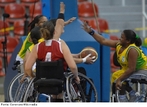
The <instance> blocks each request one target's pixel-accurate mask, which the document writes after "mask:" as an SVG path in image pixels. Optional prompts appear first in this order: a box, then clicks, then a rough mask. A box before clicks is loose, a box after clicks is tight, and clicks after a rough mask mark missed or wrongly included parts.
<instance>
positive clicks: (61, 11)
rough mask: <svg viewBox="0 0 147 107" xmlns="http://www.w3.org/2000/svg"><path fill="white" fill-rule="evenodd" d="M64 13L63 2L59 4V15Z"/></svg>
mask: <svg viewBox="0 0 147 107" xmlns="http://www.w3.org/2000/svg"><path fill="white" fill-rule="evenodd" d="M64 12H65V4H64V3H63V2H60V13H64Z"/></svg>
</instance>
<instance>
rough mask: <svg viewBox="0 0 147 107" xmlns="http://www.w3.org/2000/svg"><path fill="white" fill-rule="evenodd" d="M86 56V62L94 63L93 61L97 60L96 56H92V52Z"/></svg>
mask: <svg viewBox="0 0 147 107" xmlns="http://www.w3.org/2000/svg"><path fill="white" fill-rule="evenodd" d="M84 58H85V59H86V62H85V63H86V64H93V62H94V61H95V60H96V59H95V56H93V57H91V54H88V55H87V56H85V57H84Z"/></svg>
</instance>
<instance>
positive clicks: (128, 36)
mask: <svg viewBox="0 0 147 107" xmlns="http://www.w3.org/2000/svg"><path fill="white" fill-rule="evenodd" d="M123 32H124V34H125V37H126V39H127V40H128V41H130V42H131V44H132V43H135V45H136V46H138V47H140V46H141V45H142V41H141V38H140V37H138V35H136V33H135V32H134V31H133V30H124V31H123Z"/></svg>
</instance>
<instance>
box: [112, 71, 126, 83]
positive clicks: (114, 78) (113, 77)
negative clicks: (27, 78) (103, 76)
mask: <svg viewBox="0 0 147 107" xmlns="http://www.w3.org/2000/svg"><path fill="white" fill-rule="evenodd" d="M124 72H125V70H122V69H121V70H118V71H116V72H114V73H113V74H112V77H111V83H113V82H114V81H115V80H116V79H118V78H119V77H120V76H121V75H122V74H123V73H124Z"/></svg>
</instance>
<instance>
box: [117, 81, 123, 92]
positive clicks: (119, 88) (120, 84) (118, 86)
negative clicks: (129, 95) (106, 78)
mask: <svg viewBox="0 0 147 107" xmlns="http://www.w3.org/2000/svg"><path fill="white" fill-rule="evenodd" d="M121 87H122V83H121V81H120V80H119V79H117V80H116V89H117V90H121Z"/></svg>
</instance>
